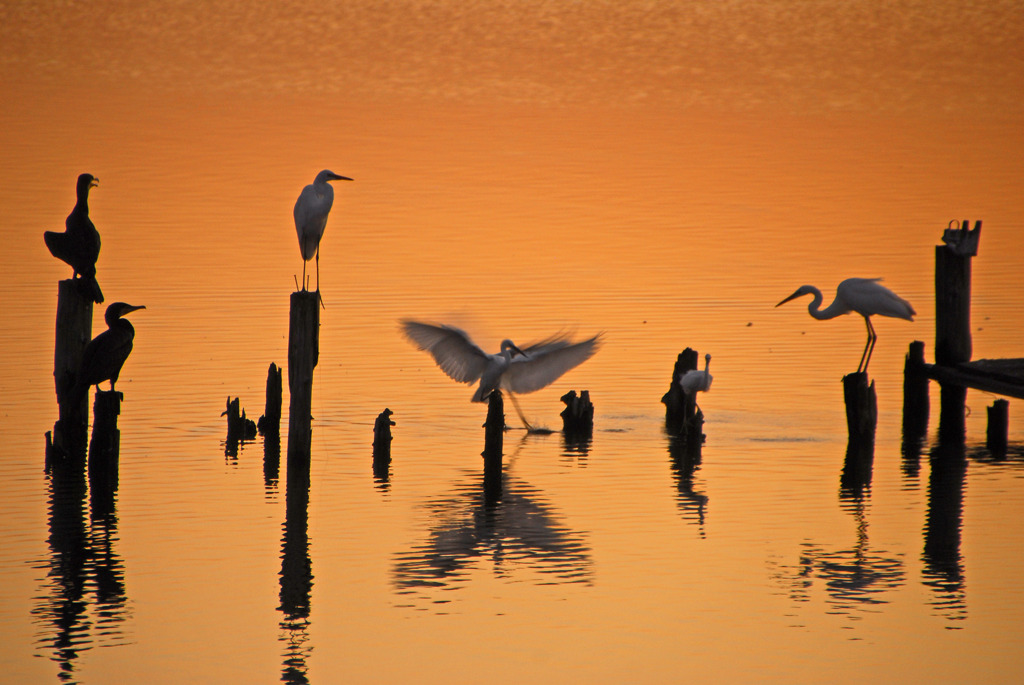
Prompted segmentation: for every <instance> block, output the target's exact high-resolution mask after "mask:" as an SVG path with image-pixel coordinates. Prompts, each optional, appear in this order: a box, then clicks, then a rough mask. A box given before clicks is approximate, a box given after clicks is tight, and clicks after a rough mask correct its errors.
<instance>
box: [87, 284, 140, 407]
mask: <svg viewBox="0 0 1024 685" xmlns="http://www.w3.org/2000/svg"><path fill="white" fill-rule="evenodd" d="M137 309H145V306H138V307H136V306H133V305H130V304H126V303H124V302H115V303H113V304H112V305H110V306H109V307H107V313H106V314H105V315H104V317H103V318H104V319H105V320H106V322H107V330H105V331H103V332H102V333H100V334H99V335H97V336H96V337H95V338H93V339H92V340H90V341H89V344H88V345H86V346H85V351H84V352H83V353H82V366H81V368H80V369H79V372H78V378H77V379H76V381H75V389H74V391H73V393H72V398H74V401H80V400H81V398H82V397H83V396H84V395H85V393H86V392H88V390H89V386H90V385H95V386H97V389H98V388H99V384H100V383H102V382H103V381H110V389H111V390H114V384H115V383H117V377H118V376H119V375H120V373H121V367H122V366H124V362H125V360H126V359H128V355H129V354H131V352H132V341H134V340H135V328H134V327H133V326H132V325H131V323H129V321H128V320H127V319H124V318H122V317H123V316H124V315H126V314H128V313H130V312H134V311H135V310H137Z"/></svg>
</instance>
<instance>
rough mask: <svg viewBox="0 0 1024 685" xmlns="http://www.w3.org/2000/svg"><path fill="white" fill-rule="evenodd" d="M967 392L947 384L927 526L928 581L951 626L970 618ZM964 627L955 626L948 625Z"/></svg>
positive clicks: (930, 480) (930, 482)
mask: <svg viewBox="0 0 1024 685" xmlns="http://www.w3.org/2000/svg"><path fill="white" fill-rule="evenodd" d="M966 397H967V390H966V388H963V387H959V386H951V385H943V386H942V390H941V398H942V410H941V412H942V413H941V415H940V416H939V440H938V443H937V444H936V445H935V446H934V447H933V448H932V450H931V453H930V455H929V464H930V467H931V473H930V475H929V477H928V515H927V519H926V520H925V525H924V552H923V554H922V560H923V561H924V569H923V570H922V582H923V583H924V584H925V585H926V586H928V587H929V588H930V589H931V590H932V592H933V593H934V595H935V597H934V600H933V605H934V606H935V608H936V610H937V611H938V612H939V613H940V614H941V615H942V616H944V617H945V618H947V619H948V620H949V621H951V622H957V621H963V620H965V619H966V618H967V595H966V590H965V587H964V569H963V558H962V557H961V554H960V528H961V525H962V518H963V504H964V481H965V479H966V478H967V456H966V452H965V448H964V437H965V433H964V401H965V400H966ZM946 627H947V628H950V629H955V628H958V627H960V626H957V625H955V624H954V623H951V624H950V625H947V626H946Z"/></svg>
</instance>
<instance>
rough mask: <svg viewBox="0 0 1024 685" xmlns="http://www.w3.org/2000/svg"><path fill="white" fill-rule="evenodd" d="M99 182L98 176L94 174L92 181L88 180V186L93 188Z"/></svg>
mask: <svg viewBox="0 0 1024 685" xmlns="http://www.w3.org/2000/svg"><path fill="white" fill-rule="evenodd" d="M99 184H100V180H99V179H98V178H96V177H95V176H93V177H92V181H90V182H89V187H90V188H95V187H96V186H98V185H99Z"/></svg>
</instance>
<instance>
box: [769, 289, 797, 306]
mask: <svg viewBox="0 0 1024 685" xmlns="http://www.w3.org/2000/svg"><path fill="white" fill-rule="evenodd" d="M799 296H800V291H799V290H797V291H796V292H795V293H793V294H792V295H790V296H789V297H787V298H786V299H784V300H783V301H782V302H779V303H778V304H777V305H775V306H776V307H781V306H782V305H784V304H786V303H787V302H789V301H790V300H792V299H794V298H797V297H799Z"/></svg>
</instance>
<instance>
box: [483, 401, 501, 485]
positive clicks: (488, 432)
mask: <svg viewBox="0 0 1024 685" xmlns="http://www.w3.org/2000/svg"><path fill="white" fill-rule="evenodd" d="M504 436H505V400H504V399H503V398H502V396H501V391H500V390H495V391H494V392H492V393H491V394H490V397H489V398H488V400H487V421H486V422H485V423H484V451H483V457H484V497H485V499H486V500H487V501H489V502H497V501H498V500H500V499H501V494H502V474H501V469H502V450H503V448H504V440H505V437H504Z"/></svg>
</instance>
